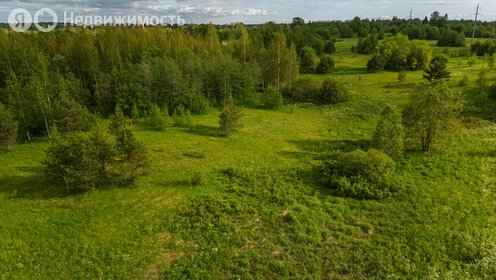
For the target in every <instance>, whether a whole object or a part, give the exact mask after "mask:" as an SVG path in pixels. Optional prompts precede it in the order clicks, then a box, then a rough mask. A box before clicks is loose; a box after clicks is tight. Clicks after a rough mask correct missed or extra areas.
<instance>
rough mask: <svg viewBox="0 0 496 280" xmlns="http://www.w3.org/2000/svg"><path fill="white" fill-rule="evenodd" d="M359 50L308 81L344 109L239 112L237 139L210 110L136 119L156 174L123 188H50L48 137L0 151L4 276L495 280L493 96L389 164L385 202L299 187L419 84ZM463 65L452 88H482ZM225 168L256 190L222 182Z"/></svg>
mask: <svg viewBox="0 0 496 280" xmlns="http://www.w3.org/2000/svg"><path fill="white" fill-rule="evenodd" d="M354 44H356V40H345V41H343V42H339V43H338V44H337V49H338V53H337V54H336V55H335V61H336V66H337V67H336V71H335V72H334V73H332V74H330V75H309V76H310V77H311V78H313V79H319V80H324V79H325V78H327V77H329V76H330V77H335V78H339V79H342V80H343V81H345V82H346V83H348V84H349V85H350V88H351V90H352V93H353V97H354V98H353V100H352V101H351V102H348V103H343V104H339V105H336V106H322V107H317V106H302V105H298V104H286V105H285V106H284V107H283V108H281V109H280V110H278V111H268V110H261V109H253V108H245V109H244V111H243V112H244V117H243V119H242V123H243V127H242V129H241V130H240V131H239V132H238V133H236V134H234V135H233V136H232V137H230V138H224V137H222V136H221V134H220V131H219V129H218V112H217V111H216V110H212V111H211V112H210V113H209V114H208V115H205V116H195V117H194V118H193V125H192V127H191V128H178V127H170V128H168V129H167V130H166V131H164V132H157V131H152V130H150V129H149V127H148V125H147V123H146V121H145V120H142V121H140V122H137V123H136V124H135V130H136V132H137V136H138V137H139V138H140V139H142V140H143V141H144V142H145V144H146V146H147V147H148V149H149V151H150V152H151V156H152V157H151V159H152V163H153V164H152V173H151V174H150V175H149V176H148V177H146V178H144V179H142V180H140V181H139V182H138V184H136V185H135V186H132V187H127V188H118V187H109V188H106V189H103V190H95V191H92V192H90V193H87V194H83V195H72V196H67V195H66V192H65V189H64V188H63V187H62V186H53V184H51V182H49V181H46V179H44V178H45V176H44V174H43V165H42V161H43V160H44V151H45V149H46V148H47V147H48V141H47V139H43V138H39V139H35V141H34V142H33V143H25V144H21V145H19V146H18V148H17V149H16V150H15V151H14V152H12V153H8V154H0V166H1V168H0V279H16V278H17V279H54V278H59V279H160V278H165V279H173V278H182V279H218V278H223V279H230V278H248V279H256V278H260V277H266V278H267V279H269V278H311V279H316V278H324V279H325V278H328V279H386V277H389V278H388V279H449V277H452V279H492V277H494V275H496V253H495V252H496V187H495V186H496V125H495V124H494V123H493V122H492V120H493V119H492V118H491V117H492V116H494V113H495V112H496V110H494V108H496V105H495V104H496V101H495V100H490V99H487V100H485V101H484V102H483V105H480V104H479V105H480V106H481V107H477V108H476V109H474V108H473V106H475V105H473V104H469V106H468V107H467V108H468V109H467V111H466V112H465V116H464V119H469V118H472V117H477V114H475V113H481V112H484V113H488V112H492V114H489V113H488V114H485V116H486V119H478V120H477V121H474V120H472V121H468V120H467V121H466V122H464V123H461V124H460V125H459V126H458V128H457V129H456V131H452V132H451V133H450V135H447V136H446V139H447V141H446V142H445V143H442V144H441V145H436V146H435V148H434V150H433V151H432V152H430V153H428V154H423V153H420V152H415V151H410V152H408V153H407V154H406V156H405V157H404V158H403V159H401V160H400V161H399V162H398V173H399V175H400V178H401V181H402V182H403V183H404V185H405V186H406V190H405V191H404V192H402V193H401V194H399V195H398V196H395V197H393V198H391V199H387V200H384V201H373V200H356V199H351V198H343V197H337V196H335V195H334V194H333V193H332V192H330V191H329V190H328V189H325V188H323V187H322V186H320V185H319V184H318V182H316V181H317V180H308V178H307V177H309V176H305V174H309V173H311V172H314V170H315V168H316V167H317V166H318V165H319V164H320V163H321V162H322V159H327V158H330V157H333V156H335V155H336V154H338V153H339V152H342V151H352V150H354V149H357V148H363V149H366V148H367V147H368V145H369V144H370V143H369V142H370V140H371V138H372V133H373V131H374V129H375V126H376V123H377V121H378V118H379V114H380V113H381V111H382V109H383V108H384V107H385V106H386V105H387V104H391V105H394V106H397V107H400V108H401V107H402V106H403V105H404V104H405V103H406V101H407V100H408V92H409V90H412V89H413V88H414V86H415V84H416V83H419V82H421V81H422V77H423V72H409V73H408V74H407V79H406V81H405V82H399V81H398V79H397V75H398V74H397V73H393V72H381V73H375V74H369V73H367V71H366V63H367V60H368V56H365V55H357V54H354V53H352V52H351V51H350V48H351V46H353V45H354ZM467 45H469V42H467ZM449 51H450V52H452V53H455V52H457V51H460V50H459V49H450V50H449ZM434 52H435V53H436V54H441V53H444V48H438V47H435V48H434ZM470 59H471V58H468V57H450V64H449V70H450V71H452V73H453V77H452V79H451V81H450V85H451V86H453V87H454V88H458V84H459V82H460V80H461V79H462V77H463V76H467V77H468V78H469V85H474V86H475V81H476V79H477V75H478V73H479V72H480V71H481V69H483V68H487V63H485V62H484V61H483V59H481V58H475V62H474V63H473V64H472V65H469V60H470ZM494 77H495V75H494V73H493V71H491V72H489V74H488V78H489V79H490V81H491V82H493V81H494ZM468 99H469V100H471V99H472V97H471V96H468ZM471 106H472V107H471ZM227 169H233V170H242V172H241V173H242V175H239V177H240V178H241V179H239V180H240V181H243V180H244V178H245V177H246V178H248V179H246V180H248V181H249V182H255V183H253V185H255V186H256V187H253V188H249V187H247V186H246V185H243V183H242V182H241V183H239V185H237V184H234V183H233V182H231V181H229V180H228V179H226V176H224V175H222V174H223V173H226V170H227ZM267 170H269V171H267ZM259 171H263V172H265V171H267V172H268V175H260V177H259V175H253V173H257V172H259ZM243 172H245V173H243ZM263 172H262V173H263ZM247 174H248V175H247ZM194 176H199V177H200V178H201V182H200V183H199V184H198V185H192V184H191V181H192V178H193V177H194ZM243 176H244V177H243ZM234 177H236V176H234ZM279 177H280V178H279ZM271 178H274V179H271ZM278 197H279V198H280V199H279V198H278ZM283 198H284V201H281V200H282V199H283ZM209 203H210V204H209ZM216 207H217V208H216ZM191 214H195V215H191Z"/></svg>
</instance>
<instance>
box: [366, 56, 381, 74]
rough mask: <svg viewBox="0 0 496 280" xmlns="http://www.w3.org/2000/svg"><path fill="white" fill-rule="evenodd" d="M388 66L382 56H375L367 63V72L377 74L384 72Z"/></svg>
mask: <svg viewBox="0 0 496 280" xmlns="http://www.w3.org/2000/svg"><path fill="white" fill-rule="evenodd" d="M385 65H386V61H385V60H384V59H383V58H382V56H380V55H374V56H372V58H371V59H370V60H369V61H368V62H367V70H369V72H372V73H375V72H379V71H382V70H384V66H385Z"/></svg>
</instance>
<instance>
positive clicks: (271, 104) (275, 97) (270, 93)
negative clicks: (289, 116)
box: [263, 87, 283, 110]
mask: <svg viewBox="0 0 496 280" xmlns="http://www.w3.org/2000/svg"><path fill="white" fill-rule="evenodd" d="M263 103H264V107H265V108H267V109H270V110H277V109H279V108H280V107H281V106H282V104H283V99H282V94H281V92H279V91H278V90H277V89H276V88H273V87H269V88H267V89H266V90H265V92H264V93H263Z"/></svg>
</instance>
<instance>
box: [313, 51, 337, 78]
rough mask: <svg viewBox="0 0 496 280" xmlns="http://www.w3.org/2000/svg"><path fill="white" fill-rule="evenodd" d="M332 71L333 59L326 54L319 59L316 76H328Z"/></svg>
mask: <svg viewBox="0 0 496 280" xmlns="http://www.w3.org/2000/svg"><path fill="white" fill-rule="evenodd" d="M333 70H334V59H333V58H332V57H331V56H330V55H328V54H326V55H323V56H322V57H321V58H320V62H319V64H318V65H317V69H316V72H317V73H318V74H329V73H331V72H332V71H333Z"/></svg>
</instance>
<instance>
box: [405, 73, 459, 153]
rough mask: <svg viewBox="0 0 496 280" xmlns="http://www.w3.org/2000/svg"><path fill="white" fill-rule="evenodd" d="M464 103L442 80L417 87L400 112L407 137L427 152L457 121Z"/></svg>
mask: <svg viewBox="0 0 496 280" xmlns="http://www.w3.org/2000/svg"><path fill="white" fill-rule="evenodd" d="M462 107H463V102H462V99H461V97H460V96H459V95H458V94H455V93H454V92H453V91H451V90H450V88H449V87H448V86H447V85H446V83H445V82H443V81H435V82H430V83H426V84H423V85H420V86H419V87H418V88H417V89H416V90H415V91H413V92H412V93H411V95H410V102H409V103H408V105H407V106H406V108H405V109H404V111H403V123H404V126H405V130H406V135H407V136H408V138H409V139H410V140H411V141H414V142H416V141H418V142H420V144H421V147H422V150H423V151H424V152H428V151H429V150H430V148H431V145H432V143H433V142H434V141H435V140H436V139H437V138H439V135H440V134H441V133H442V132H444V131H446V130H447V129H448V128H449V127H450V126H451V125H452V124H453V123H454V122H455V121H456V119H457V118H458V116H459V114H460V112H461V110H462Z"/></svg>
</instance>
